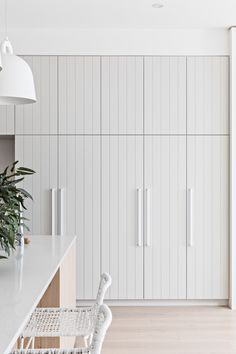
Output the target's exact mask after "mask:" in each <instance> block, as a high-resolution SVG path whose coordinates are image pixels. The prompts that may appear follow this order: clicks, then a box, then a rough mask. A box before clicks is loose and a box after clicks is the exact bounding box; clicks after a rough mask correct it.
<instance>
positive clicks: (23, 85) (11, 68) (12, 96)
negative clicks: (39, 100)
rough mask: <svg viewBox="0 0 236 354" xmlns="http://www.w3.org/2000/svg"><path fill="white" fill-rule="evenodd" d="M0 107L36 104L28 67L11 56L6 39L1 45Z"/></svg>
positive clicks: (21, 60)
mask: <svg viewBox="0 0 236 354" xmlns="http://www.w3.org/2000/svg"><path fill="white" fill-rule="evenodd" d="M1 58H2V71H1V72H0V105H12V104H27V103H34V102H36V95H35V87H34V79H33V74H32V71H31V69H30V67H29V65H28V64H27V63H26V62H25V61H24V60H23V59H21V58H20V57H18V56H16V55H14V54H13V49H12V46H11V43H10V42H9V40H8V39H6V40H4V41H3V42H2V44H1Z"/></svg>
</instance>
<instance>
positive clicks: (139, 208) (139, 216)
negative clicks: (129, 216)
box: [137, 188, 142, 247]
mask: <svg viewBox="0 0 236 354" xmlns="http://www.w3.org/2000/svg"><path fill="white" fill-rule="evenodd" d="M137 246H138V247H141V246H142V189H141V188H138V189H137Z"/></svg>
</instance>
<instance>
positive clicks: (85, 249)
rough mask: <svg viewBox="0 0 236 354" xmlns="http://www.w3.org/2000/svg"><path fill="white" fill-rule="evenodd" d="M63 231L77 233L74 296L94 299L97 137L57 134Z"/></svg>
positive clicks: (97, 246) (97, 220) (97, 270)
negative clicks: (75, 291) (75, 287)
mask: <svg viewBox="0 0 236 354" xmlns="http://www.w3.org/2000/svg"><path fill="white" fill-rule="evenodd" d="M59 188H63V193H64V197H63V203H64V205H63V212H64V214H63V220H62V221H63V224H64V230H63V233H64V234H65V235H66V234H72V235H77V237H78V240H77V245H78V246H77V298H78V299H80V300H83V299H85V300H88V299H94V298H95V297H96V294H97V289H98V283H99V280H100V137H98V136H94V137H92V136H61V137H59Z"/></svg>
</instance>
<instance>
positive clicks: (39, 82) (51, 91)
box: [15, 56, 57, 134]
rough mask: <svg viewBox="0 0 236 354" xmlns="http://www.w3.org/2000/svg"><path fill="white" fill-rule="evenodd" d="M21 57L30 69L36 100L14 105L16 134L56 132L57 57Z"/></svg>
mask: <svg viewBox="0 0 236 354" xmlns="http://www.w3.org/2000/svg"><path fill="white" fill-rule="evenodd" d="M22 58H23V59H24V60H25V61H26V62H27V63H28V64H29V66H30V67H31V69H32V72H33V76H34V82H35V89H36V97H37V102H36V103H33V104H26V105H17V106H16V107H15V110H16V112H15V117H16V118H15V124H16V134H57V57H56V56H24V57H22Z"/></svg>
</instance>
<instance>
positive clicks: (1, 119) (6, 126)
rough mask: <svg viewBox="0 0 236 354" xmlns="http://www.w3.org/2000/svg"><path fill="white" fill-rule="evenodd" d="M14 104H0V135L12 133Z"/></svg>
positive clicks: (13, 127)
mask: <svg viewBox="0 0 236 354" xmlns="http://www.w3.org/2000/svg"><path fill="white" fill-rule="evenodd" d="M0 80H1V74H0ZM14 134H15V124H14V106H0V135H14Z"/></svg>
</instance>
